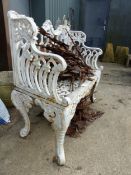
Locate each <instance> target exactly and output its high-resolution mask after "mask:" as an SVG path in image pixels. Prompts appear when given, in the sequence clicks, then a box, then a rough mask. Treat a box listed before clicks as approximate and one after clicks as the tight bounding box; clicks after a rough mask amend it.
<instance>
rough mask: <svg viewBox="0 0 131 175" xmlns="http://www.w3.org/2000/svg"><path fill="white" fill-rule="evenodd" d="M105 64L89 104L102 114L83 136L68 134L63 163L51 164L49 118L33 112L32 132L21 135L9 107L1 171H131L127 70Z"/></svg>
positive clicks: (15, 174) (1, 133)
mask: <svg viewBox="0 0 131 175" xmlns="http://www.w3.org/2000/svg"><path fill="white" fill-rule="evenodd" d="M104 66H105V68H104V72H103V76H102V80H101V83H100V85H99V88H98V92H97V93H96V97H97V101H96V103H94V104H92V107H93V108H95V109H98V110H101V111H104V112H105V113H104V115H103V116H102V117H101V118H99V119H98V120H96V121H95V122H94V123H92V124H91V125H90V126H88V128H87V129H86V131H85V132H84V133H83V134H82V135H81V137H78V138H70V137H66V141H65V151H66V160H67V162H66V165H65V166H64V167H59V166H57V165H56V164H54V163H52V157H53V155H54V133H53V131H52V129H51V127H50V126H49V124H48V122H47V121H46V120H45V119H44V120H43V119H42V118H40V117H34V116H35V114H34V113H33V114H32V116H31V123H32V124H31V134H30V135H29V136H28V137H27V138H26V139H21V138H20V137H19V135H18V131H19V129H20V128H21V127H22V125H23V122H22V119H21V117H20V114H19V113H18V112H17V111H16V110H15V109H13V111H12V110H11V111H12V112H11V113H12V114H11V115H13V122H12V125H10V126H8V127H7V126H6V127H3V126H1V127H0V175H68V174H70V175H131V68H128V69H127V68H124V67H122V66H119V65H116V64H104Z"/></svg>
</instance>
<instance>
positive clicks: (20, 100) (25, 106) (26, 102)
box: [11, 90, 33, 137]
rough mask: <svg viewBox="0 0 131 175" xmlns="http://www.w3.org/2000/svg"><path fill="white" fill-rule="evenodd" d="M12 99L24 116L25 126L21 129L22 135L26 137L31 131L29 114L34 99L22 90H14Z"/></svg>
mask: <svg viewBox="0 0 131 175" xmlns="http://www.w3.org/2000/svg"><path fill="white" fill-rule="evenodd" d="M11 100H12V102H13V104H14V106H15V107H16V109H17V110H19V111H20V113H21V115H22V116H23V119H24V122H25V126H24V128H22V129H21V130H20V136H21V137H26V136H27V135H28V134H29V131H30V120H29V116H28V112H29V109H30V108H31V107H32V104H33V100H32V98H31V97H30V96H28V95H25V94H23V93H21V92H18V91H16V90H13V91H12V93H11Z"/></svg>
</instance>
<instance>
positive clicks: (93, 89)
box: [90, 84, 96, 103]
mask: <svg viewBox="0 0 131 175" xmlns="http://www.w3.org/2000/svg"><path fill="white" fill-rule="evenodd" d="M95 88H96V84H95V85H94V86H93V88H92V90H91V95H90V100H91V102H92V103H94V102H95V101H96V98H95V97H94V92H95Z"/></svg>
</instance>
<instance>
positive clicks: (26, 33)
mask: <svg viewBox="0 0 131 175" xmlns="http://www.w3.org/2000/svg"><path fill="white" fill-rule="evenodd" d="M8 18H9V31H10V42H11V53H12V62H13V79H14V85H15V86H16V88H15V89H14V90H13V91H12V95H11V98H12V102H13V103H14V105H15V106H16V108H17V109H18V110H19V111H20V112H21V114H22V116H23V119H24V122H25V126H24V128H23V129H22V130H21V131H20V135H21V137H25V136H27V135H28V133H29V131H30V120H29V117H28V111H29V109H30V108H31V107H32V106H33V104H36V105H40V106H41V108H42V109H43V110H44V116H45V118H47V119H48V120H49V121H50V122H52V126H53V128H54V130H55V135H56V155H55V156H56V159H57V161H58V163H59V165H64V164H65V153H64V145H63V144H64V137H65V134H66V131H67V129H68V126H69V124H70V121H71V119H72V118H73V116H74V113H75V110H76V106H77V104H78V103H79V102H80V100H81V99H82V98H83V97H85V96H86V95H89V94H90V92H91V90H92V88H94V85H95V84H96V86H97V84H98V83H99V80H100V77H101V70H102V67H98V66H97V59H98V57H99V55H101V54H102V51H101V49H99V48H90V47H87V46H85V44H84V42H85V39H86V35H85V34H84V33H83V32H79V31H76V32H75V31H70V29H69V27H68V26H59V27H58V29H56V30H54V28H53V26H52V23H51V22H50V21H49V20H48V21H46V22H45V23H44V24H43V26H42V27H43V28H44V29H45V30H46V31H47V32H49V33H50V34H52V35H54V34H55V35H56V37H57V38H59V40H61V39H62V40H63V41H64V42H65V43H67V44H69V45H70V46H71V39H70V37H69V36H68V37H67V34H66V32H65V31H67V29H68V32H70V35H71V36H72V38H73V40H74V42H75V41H77V42H79V44H80V46H81V49H82V50H81V51H82V54H83V58H85V62H86V64H87V65H89V66H91V67H92V69H93V72H94V77H93V79H92V81H88V80H86V81H85V82H84V83H82V84H81V85H80V86H77V85H78V83H79V82H76V88H75V89H74V91H70V88H69V83H68V81H62V82H59V81H58V77H59V75H60V73H61V72H62V71H64V70H65V69H66V67H67V63H66V61H65V59H64V58H63V57H61V56H60V55H57V54H53V53H47V52H42V51H40V50H39V48H38V47H37V46H36V44H37V39H38V38H37V36H38V35H40V33H39V31H38V27H37V26H36V24H35V23H34V21H33V19H32V18H29V17H26V16H24V15H19V14H18V13H16V12H14V11H9V12H8ZM65 29H66V30H65ZM47 42H49V41H48V39H46V38H43V37H41V42H40V43H42V44H47ZM61 87H62V88H61Z"/></svg>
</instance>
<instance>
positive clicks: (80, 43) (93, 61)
mask: <svg viewBox="0 0 131 175" xmlns="http://www.w3.org/2000/svg"><path fill="white" fill-rule="evenodd" d="M42 27H43V28H44V29H45V30H46V32H48V33H49V34H50V35H51V36H53V37H54V36H55V37H56V38H57V39H58V40H60V41H62V42H64V43H65V44H67V45H69V49H70V50H72V51H73V52H74V53H75V52H76V49H74V46H75V47H77V49H79V51H80V52H81V55H82V57H83V59H84V60H85V62H86V64H87V65H88V66H91V67H92V68H93V69H99V68H98V66H97V60H98V57H99V56H100V55H101V54H102V50H101V49H99V48H93V47H87V46H86V45H85V42H86V34H85V33H84V32H82V31H71V30H70V28H69V26H67V25H59V26H58V28H57V29H56V30H54V28H53V25H52V23H51V21H50V20H46V21H45V22H44V23H43V25H42ZM42 41H44V40H43V36H42V38H41V44H42ZM45 41H46V43H45V44H48V42H49V41H48V40H45Z"/></svg>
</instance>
